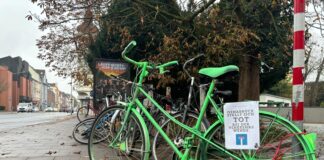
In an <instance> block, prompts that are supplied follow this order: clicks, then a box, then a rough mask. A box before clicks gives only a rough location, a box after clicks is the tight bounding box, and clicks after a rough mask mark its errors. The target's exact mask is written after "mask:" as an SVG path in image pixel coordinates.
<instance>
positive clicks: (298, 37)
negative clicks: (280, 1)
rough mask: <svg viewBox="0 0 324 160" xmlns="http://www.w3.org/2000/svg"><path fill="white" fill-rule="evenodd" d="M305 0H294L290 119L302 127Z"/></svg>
mask: <svg viewBox="0 0 324 160" xmlns="http://www.w3.org/2000/svg"><path fill="white" fill-rule="evenodd" d="M304 58H305V0H294V54H293V81H292V82H293V93H292V120H293V121H294V122H295V124H296V125H297V126H298V127H299V128H300V129H302V128H303V120H304V76H303V70H304V66H305V64H304V63H305V62H304Z"/></svg>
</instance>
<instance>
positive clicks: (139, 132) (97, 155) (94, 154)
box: [88, 106, 149, 160]
mask: <svg viewBox="0 0 324 160" xmlns="http://www.w3.org/2000/svg"><path fill="white" fill-rule="evenodd" d="M124 112H125V107H123V106H111V107H109V108H107V109H105V110H104V111H102V112H101V113H100V114H99V115H98V117H97V118H96V120H95V122H94V124H93V126H92V129H91V132H90V138H89V143H88V153H89V158H90V159H91V160H102V159H111V158H115V159H116V158H117V159H141V160H146V159H148V157H149V152H147V151H149V145H148V146H146V144H147V143H146V141H145V138H144V136H145V135H144V129H143V126H142V125H141V123H140V121H139V120H138V118H137V117H136V116H135V115H134V114H132V113H131V115H130V119H129V122H128V129H129V130H128V132H126V133H124V134H123V135H122V136H121V137H122V138H120V139H118V142H120V143H119V144H120V145H119V146H117V147H115V148H113V147H111V146H109V145H110V144H111V142H112V140H113V139H115V136H116V134H117V133H118V132H119V130H120V127H121V126H122V122H123V120H124V119H123V118H124ZM107 115H108V116H107ZM113 117H114V118H113ZM112 119H114V120H113V122H112ZM100 137H105V138H104V140H103V138H101V140H99V141H98V138H100ZM148 143H149V142H148ZM122 146H124V147H122ZM136 147H138V148H136ZM120 148H124V151H122V149H120Z"/></svg>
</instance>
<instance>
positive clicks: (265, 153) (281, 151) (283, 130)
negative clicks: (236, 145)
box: [196, 112, 316, 160]
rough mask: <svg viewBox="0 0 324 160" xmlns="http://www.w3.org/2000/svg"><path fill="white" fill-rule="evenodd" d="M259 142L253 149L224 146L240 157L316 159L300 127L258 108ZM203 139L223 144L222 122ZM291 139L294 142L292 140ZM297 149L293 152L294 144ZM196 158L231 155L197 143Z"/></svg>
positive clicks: (210, 145) (226, 156) (209, 145)
mask: <svg viewBox="0 0 324 160" xmlns="http://www.w3.org/2000/svg"><path fill="white" fill-rule="evenodd" d="M259 118H260V146H259V148H258V149H257V150H227V151H229V152H230V153H232V154H234V155H236V156H237V157H239V158H242V159H308V160H310V159H316V158H315V154H314V151H312V150H311V148H310V147H309V145H307V143H308V141H307V140H306V138H305V136H304V135H303V134H302V133H301V131H300V130H299V129H298V128H296V127H294V126H293V124H292V123H291V122H289V121H288V120H286V119H284V118H282V117H279V116H275V115H273V114H269V113H267V112H260V115H259ZM207 139H209V140H211V141H212V142H213V143H216V144H218V145H221V146H223V148H225V147H224V146H225V136H224V126H223V125H222V124H221V123H219V125H217V126H215V127H214V130H212V131H211V132H210V134H209V135H207ZM293 141H294V142H293ZM297 147H298V148H300V151H299V152H293V151H294V150H295V149H296V148H297ZM199 151H200V153H201V154H200V153H198V154H197V155H196V159H211V160H216V159H234V158H233V157H231V156H229V155H228V154H226V153H225V152H222V151H220V150H219V149H216V147H215V146H213V145H212V144H209V143H208V144H206V143H201V146H200V149H199Z"/></svg>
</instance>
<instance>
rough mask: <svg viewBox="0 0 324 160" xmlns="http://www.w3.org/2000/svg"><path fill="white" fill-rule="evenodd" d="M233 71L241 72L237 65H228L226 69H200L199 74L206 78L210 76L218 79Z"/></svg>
mask: <svg viewBox="0 0 324 160" xmlns="http://www.w3.org/2000/svg"><path fill="white" fill-rule="evenodd" d="M233 71H239V68H238V67H237V66H235V65H228V66H224V67H208V68H202V69H200V70H199V72H198V73H199V74H202V75H205V76H209V77H211V78H216V77H219V76H221V75H223V74H225V73H228V72H233Z"/></svg>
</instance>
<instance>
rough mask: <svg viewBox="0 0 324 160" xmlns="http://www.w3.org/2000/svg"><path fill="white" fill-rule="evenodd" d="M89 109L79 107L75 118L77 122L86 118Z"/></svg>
mask: <svg viewBox="0 0 324 160" xmlns="http://www.w3.org/2000/svg"><path fill="white" fill-rule="evenodd" d="M88 116H89V111H88V108H87V107H80V108H79V109H78V111H77V118H78V120H79V122H82V121H84V120H85V119H88V118H89V117H88Z"/></svg>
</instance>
